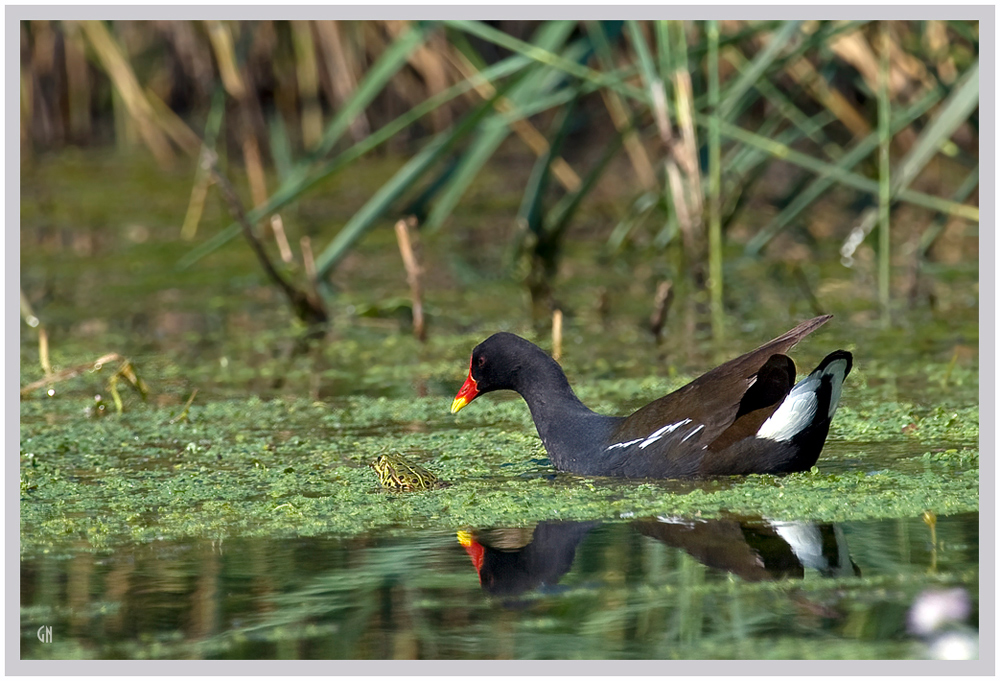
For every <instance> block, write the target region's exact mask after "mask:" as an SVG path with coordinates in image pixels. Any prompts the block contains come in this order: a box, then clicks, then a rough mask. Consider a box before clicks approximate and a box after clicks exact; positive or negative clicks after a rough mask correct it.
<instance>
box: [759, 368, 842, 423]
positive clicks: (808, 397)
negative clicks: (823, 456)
mask: <svg viewBox="0 0 1000 681" xmlns="http://www.w3.org/2000/svg"><path fill="white" fill-rule="evenodd" d="M846 374H847V361H846V360H843V359H836V360H834V361H832V362H830V363H829V364H827V365H826V366H825V367H823V369H822V370H817V371H814V372H813V373H811V374H809V375H808V376H806V377H805V378H803V379H802V380H801V381H799V382H798V383H797V384H796V385H795V387H794V388H792V390H791V392H789V393H788V395H787V396H786V397H785V399H784V400H783V401H782V403H781V404H780V405H779V406H778V408H777V409H776V410H775V411H774V413H773V414H771V416H770V418H768V419H767V420H766V421H764V423H763V425H761V427H760V429H758V431H757V437H760V438H765V439H768V440H777V441H779V442H787V441H789V440H791V439H792V438H793V437H795V436H796V435H798V434H799V433H801V432H802V431H803V430H805V429H806V428H808V427H809V425H810V424H811V423H812V422H813V420H814V418H815V417H816V409H817V407H818V406H819V398H818V397H817V395H816V393H817V391H818V390H819V389H820V387H821V386H822V385H823V379H824V378H827V377H828V378H827V380H829V382H830V408H829V410H828V411H827V418H833V414H834V412H836V411H837V403H838V402H839V401H840V391H841V389H842V388H843V385H844V377H845V376H846Z"/></svg>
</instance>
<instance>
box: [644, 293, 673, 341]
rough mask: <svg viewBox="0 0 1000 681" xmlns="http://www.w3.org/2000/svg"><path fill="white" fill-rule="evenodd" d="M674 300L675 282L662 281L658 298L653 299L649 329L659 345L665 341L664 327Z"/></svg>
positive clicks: (657, 294)
mask: <svg viewBox="0 0 1000 681" xmlns="http://www.w3.org/2000/svg"><path fill="white" fill-rule="evenodd" d="M673 300H674V284H673V282H672V281H670V280H669V279H668V280H667V281H661V282H660V284H659V286H657V287H656V296H655V297H654V298H653V314H652V315H651V316H650V318H649V329H650V331H652V332H653V337H654V338H656V342H657V343H659V342H660V341H661V340H662V339H663V325H664V324H665V323H666V321H667V312H669V311H670V303H671V302H673Z"/></svg>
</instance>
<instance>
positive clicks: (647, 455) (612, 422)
mask: <svg viewBox="0 0 1000 681" xmlns="http://www.w3.org/2000/svg"><path fill="white" fill-rule="evenodd" d="M831 316H832V315H825V316H822V317H816V318H815V319H810V320H809V321H807V322H802V323H801V324H799V325H798V326H796V327H795V328H794V329H792V330H791V331H788V332H787V333H785V334H783V335H781V336H778V337H777V338H775V339H774V340H772V341H770V342H768V343H765V344H764V345H762V346H760V347H759V348H757V349H756V350H753V351H751V352H748V353H747V354H745V355H742V356H740V357H737V358H736V359H733V360H730V361H728V362H726V363H725V364H723V365H721V366H718V367H716V368H715V369H712V370H711V371H709V372H708V373H706V374H704V375H702V376H701V377H699V378H697V379H695V380H694V381H692V382H691V383H688V384H687V385H686V386H684V387H683V388H680V389H679V390H675V391H674V392H672V393H670V394H669V395H667V396H666V397H661V398H660V399H658V400H656V401H654V402H651V403H650V404H647V405H646V406H645V407H643V408H641V409H639V410H638V411H636V412H635V413H633V414H632V415H631V416H628V417H624V416H603V415H601V414H597V413H595V412H593V411H591V410H590V409H588V408H587V407H586V406H584V404H583V403H582V402H580V400H579V399H578V398H577V396H576V395H575V394H574V393H573V389H572V388H570V386H569V381H567V380H566V374H564V373H563V370H562V368H560V366H559V364H558V363H556V361H555V360H554V359H552V358H551V357H549V356H548V355H547V354H546V353H545V352H544V351H543V350H542V349H541V348H539V347H538V346H536V345H534V344H533V343H531V342H529V341H527V340H525V339H523V338H521V337H519V336H516V335H514V334H512V333H497V334H494V335H492V336H490V337H489V338H487V339H486V340H485V341H483V342H482V343H480V344H479V345H477V346H476V348H475V349H474V350H473V351H472V359H471V360H470V362H469V377H468V378H467V379H466V380H465V384H464V385H462V389H461V390H459V391H458V395H457V396H456V397H455V401H454V402H452V405H451V412H452V413H453V414H454V413H457V412H458V411H459V410H460V409H462V408H463V407H464V406H465V405H467V404H468V403H469V402H471V401H472V400H474V399H475V398H476V397H477V396H479V395H481V394H483V393H488V392H491V391H493V390H514V391H515V392H517V393H519V394H520V395H521V397H523V398H524V401H525V402H527V403H528V408H529V409H530V410H531V418H532V419H533V420H534V422H535V428H537V429H538V435H539V437H541V439H542V444H543V445H545V449H546V451H547V452H548V453H549V458H550V459H551V460H552V463H553V465H555V467H556V468H558V469H560V470H564V471H569V472H571V473H578V474H580V475H601V476H619V477H628V478H689V477H699V476H710V475H747V474H750V473H793V472H797V471H805V470H809V468H811V467H812V466H813V465H814V464H815V463H816V460H817V459H818V458H819V454H820V451H822V449H823V444H824V442H825V441H826V435H827V432H828V431H829V429H830V420H831V419H832V418H833V414H834V412H835V411H836V410H837V402H838V401H839V399H840V391H841V388H842V387H843V384H844V378H845V377H846V376H847V374H848V373H849V372H850V371H851V364H852V358H851V353H849V352H847V351H845V350H836V351H834V352H832V353H830V354H829V355H827V356H826V358H824V359H823V361H822V362H820V363H819V366H818V367H816V369H815V370H814V371H813V372H812V373H811V374H809V375H808V376H807V377H806V378H804V379H802V380H801V381H799V382H798V383H797V384H796V383H795V364H794V363H793V362H792V360H791V359H789V358H788V357H787V356H786V355H785V354H784V353H785V352H787V351H788V350H789V349H790V348H791V347H792V346H794V345H795V344H796V343H798V342H799V341H800V340H801V339H802V338H803V337H805V336H806V335H808V334H809V333H811V332H812V331H815V330H816V329H817V328H819V327H820V326H821V325H822V324H824V323H826V321H827V320H829V319H830V317H831Z"/></svg>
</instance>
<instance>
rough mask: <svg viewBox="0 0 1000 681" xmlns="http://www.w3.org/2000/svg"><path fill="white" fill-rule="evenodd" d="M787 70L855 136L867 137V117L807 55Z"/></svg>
mask: <svg viewBox="0 0 1000 681" xmlns="http://www.w3.org/2000/svg"><path fill="white" fill-rule="evenodd" d="M785 71H786V72H787V73H788V75H790V76H791V77H792V79H793V80H794V81H795V82H796V83H798V84H799V85H800V86H801V87H802V88H804V89H805V91H806V92H808V93H809V94H810V95H811V96H812V98H813V99H815V100H816V101H817V102H818V103H819V104H821V105H822V106H823V107H824V108H826V109H828V110H829V111H830V112H831V113H832V114H833V115H834V116H836V117H837V119H838V120H840V122H841V123H843V124H844V127H846V128H847V129H848V130H850V131H851V133H852V134H853V135H854V136H855V137H859V138H861V137H865V136H866V135H868V134H869V133H870V132H871V126H870V125H868V121H867V120H865V117H864V116H862V115H861V113H859V112H858V110H857V109H855V108H854V107H853V106H851V104H850V102H848V101H847V99H846V98H845V97H844V95H842V94H840V92H838V91H837V90H835V89H834V88H832V87H830V84H829V83H828V82H826V79H825V78H824V77H823V76H822V75H821V74H820V73H819V72H818V71H817V70H816V68H815V67H814V66H813V65H812V64H811V63H809V61H808V60H807V59H806V58H805V57H802V58H800V59H797V60H795V61H794V62H792V63H791V64H789V65H788V66H787V67H786V69H785Z"/></svg>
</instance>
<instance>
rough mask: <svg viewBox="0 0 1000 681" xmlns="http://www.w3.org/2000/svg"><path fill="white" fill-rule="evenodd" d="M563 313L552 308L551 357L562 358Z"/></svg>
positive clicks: (557, 359) (556, 359)
mask: <svg viewBox="0 0 1000 681" xmlns="http://www.w3.org/2000/svg"><path fill="white" fill-rule="evenodd" d="M562 339H563V313H562V310H560V309H559V308H556V309H554V310H552V359H554V360H555V361H557V362H558V361H559V360H560V359H562Z"/></svg>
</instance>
